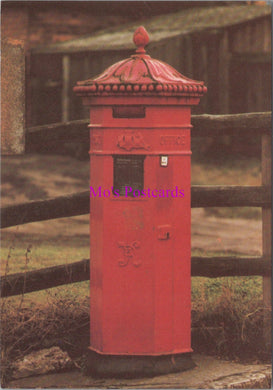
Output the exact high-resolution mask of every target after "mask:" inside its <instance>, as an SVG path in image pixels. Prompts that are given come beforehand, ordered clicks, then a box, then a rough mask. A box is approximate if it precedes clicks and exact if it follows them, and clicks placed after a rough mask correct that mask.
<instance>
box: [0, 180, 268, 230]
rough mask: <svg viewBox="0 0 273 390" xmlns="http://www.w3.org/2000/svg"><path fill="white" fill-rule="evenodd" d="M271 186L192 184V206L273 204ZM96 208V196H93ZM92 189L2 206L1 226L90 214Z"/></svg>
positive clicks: (264, 205) (257, 205)
mask: <svg viewBox="0 0 273 390" xmlns="http://www.w3.org/2000/svg"><path fill="white" fill-rule="evenodd" d="M270 203H271V191H270V187H267V186H192V187H191V207H239V206H245V207H270ZM91 209H92V199H91ZM89 211H90V192H89V191H83V192H77V193H74V194H71V195H64V196H58V197H55V198H50V199H43V200H36V201H32V202H26V203H20V204H15V205H11V206H6V207H2V208H1V227H2V228H6V227H10V226H15V225H22V224H25V223H29V222H37V221H45V220H49V219H55V218H64V217H73V216H76V215H83V214H88V213H89Z"/></svg>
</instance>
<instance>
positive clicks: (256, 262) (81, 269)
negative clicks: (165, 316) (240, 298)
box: [1, 257, 271, 297]
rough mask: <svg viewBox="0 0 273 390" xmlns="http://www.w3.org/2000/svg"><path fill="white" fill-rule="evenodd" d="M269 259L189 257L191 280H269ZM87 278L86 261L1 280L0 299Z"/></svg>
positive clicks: (10, 276) (87, 265)
mask: <svg viewBox="0 0 273 390" xmlns="http://www.w3.org/2000/svg"><path fill="white" fill-rule="evenodd" d="M270 272H271V267H270V259H266V258H263V257H192V259H191V274H192V276H205V277H209V278H216V277H223V276H254V275H259V276H270ZM89 278H90V267H89V259H85V260H81V261H77V262H74V263H70V264H65V265H58V266H55V267H48V268H44V269H39V270H34V271H29V272H26V273H16V274H11V275H6V276H2V277H1V296H2V297H9V296H13V295H19V294H23V293H24V294H25V293H30V292H34V291H39V290H45V289H47V288H52V287H57V286H61V285H64V284H69V283H76V282H83V281H85V280H89Z"/></svg>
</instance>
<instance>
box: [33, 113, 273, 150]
mask: <svg viewBox="0 0 273 390" xmlns="http://www.w3.org/2000/svg"><path fill="white" fill-rule="evenodd" d="M88 123H89V120H88V119H83V120H76V121H72V122H64V123H53V124H49V125H43V126H35V127H31V128H29V129H27V132H26V147H27V151H28V152H33V151H35V150H36V147H37V146H40V145H45V144H48V143H56V142H62V143H63V142H64V141H65V142H73V141H79V142H82V143H86V142H87V143H88V142H89V128H88ZM192 125H193V130H192V134H191V135H192V137H210V136H213V137H214V136H221V135H232V136H238V135H240V136H242V135H245V136H248V137H250V136H253V135H262V134H270V132H271V112H262V113H261V112H257V113H256V112H254V113H247V114H227V115H208V114H203V115H193V116H192Z"/></svg>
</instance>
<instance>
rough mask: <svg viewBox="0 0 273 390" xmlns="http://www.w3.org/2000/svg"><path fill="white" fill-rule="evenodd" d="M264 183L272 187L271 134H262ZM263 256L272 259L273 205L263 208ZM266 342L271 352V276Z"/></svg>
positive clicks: (266, 306)
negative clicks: (272, 226)
mask: <svg viewBox="0 0 273 390" xmlns="http://www.w3.org/2000/svg"><path fill="white" fill-rule="evenodd" d="M261 160H262V185H265V186H268V187H269V188H271V135H268V134H264V135H262V157H261ZM262 234H263V257H266V258H268V261H269V262H270V261H271V207H270V206H267V207H263V208H262ZM263 305H264V325H263V326H264V328H263V334H264V343H265V351H266V352H269V353H271V277H270V276H264V277H263Z"/></svg>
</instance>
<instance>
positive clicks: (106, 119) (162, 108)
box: [74, 26, 206, 377]
mask: <svg viewBox="0 0 273 390" xmlns="http://www.w3.org/2000/svg"><path fill="white" fill-rule="evenodd" d="M133 39H134V43H135V44H136V46H137V50H136V53H135V54H133V55H132V56H131V57H130V58H128V59H125V60H124V61H120V62H118V63H116V64H114V65H112V66H110V67H109V68H108V69H107V70H105V71H104V72H103V73H102V74H100V75H99V76H98V77H96V78H93V79H89V80H86V81H80V82H78V83H77V85H76V87H74V92H75V93H76V94H77V95H79V96H81V97H82V100H83V104H84V105H86V106H89V107H90V125H89V126H90V177H91V182H90V198H91V199H90V239H91V245H90V246H91V251H90V322H91V324H90V326H91V328H90V351H91V352H90V361H91V363H90V366H91V372H93V373H95V374H97V375H103V376H107V375H108V376H109V375H114V376H116V375H117V376H127V377H129V376H134V375H138V374H139V375H155V374H159V373H164V372H172V371H177V370H181V369H186V368H189V367H191V366H192V361H191V359H190V353H191V351H192V350H191V266H190V265H191V177H190V174H191V165H190V161H191V146H190V130H191V127H192V126H191V106H192V105H196V104H198V103H199V100H200V97H201V96H202V95H203V94H204V93H205V92H206V87H205V86H204V85H203V82H199V81H194V80H190V79H188V78H186V77H184V76H182V75H181V74H180V73H178V72H177V71H176V70H175V69H174V68H172V67H171V66H169V65H168V64H166V63H163V62H161V61H158V60H155V59H152V58H151V57H150V56H149V55H147V54H146V51H145V49H144V47H145V46H146V45H147V43H148V41H149V37H148V34H147V32H146V30H145V29H144V27H142V26H141V27H139V28H138V29H137V30H136V31H135V34H134V38H133Z"/></svg>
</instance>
